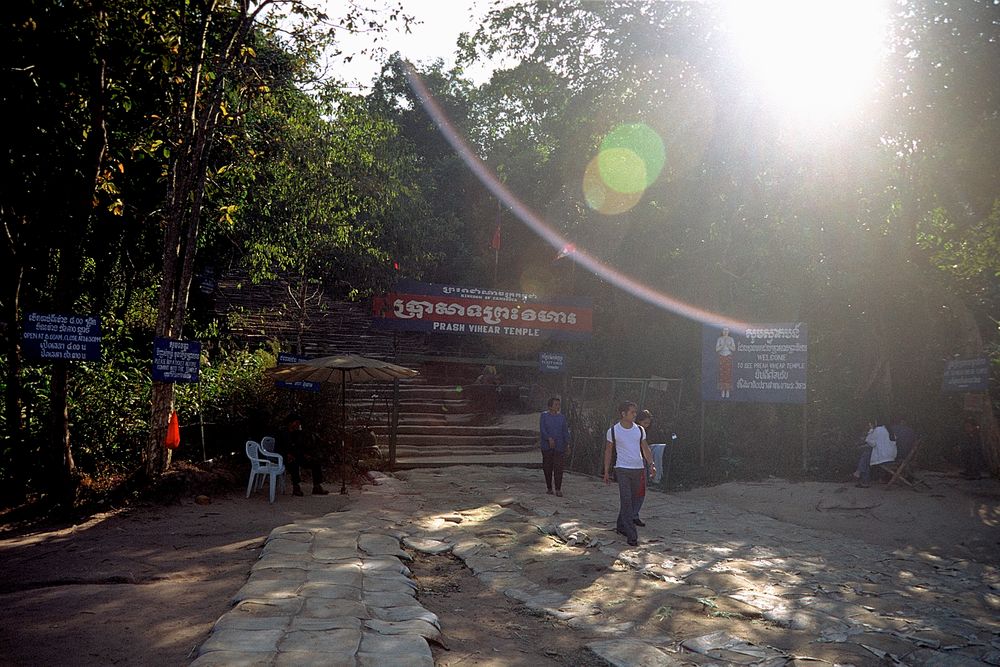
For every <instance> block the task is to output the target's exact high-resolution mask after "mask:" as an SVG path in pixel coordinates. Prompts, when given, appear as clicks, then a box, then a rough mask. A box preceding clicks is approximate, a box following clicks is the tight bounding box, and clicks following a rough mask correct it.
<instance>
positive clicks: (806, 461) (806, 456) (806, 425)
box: [802, 403, 809, 470]
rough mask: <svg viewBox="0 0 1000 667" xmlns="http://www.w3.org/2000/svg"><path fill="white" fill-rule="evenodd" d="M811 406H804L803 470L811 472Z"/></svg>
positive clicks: (804, 404) (806, 404) (805, 404)
mask: <svg viewBox="0 0 1000 667" xmlns="http://www.w3.org/2000/svg"><path fill="white" fill-rule="evenodd" d="M808 408H809V404H808V403H803V404H802V470H809V449H808V447H809V437H808V435H809V409H808Z"/></svg>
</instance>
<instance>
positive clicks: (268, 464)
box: [246, 440, 285, 503]
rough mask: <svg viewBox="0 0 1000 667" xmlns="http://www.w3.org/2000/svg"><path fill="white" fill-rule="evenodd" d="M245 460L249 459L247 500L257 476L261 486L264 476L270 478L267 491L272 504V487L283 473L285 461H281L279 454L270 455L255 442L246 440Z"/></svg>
mask: <svg viewBox="0 0 1000 667" xmlns="http://www.w3.org/2000/svg"><path fill="white" fill-rule="evenodd" d="M246 451H247V458H248V459H250V479H249V481H247V498H249V497H250V493H251V492H252V491H253V490H254V486H255V485H256V482H257V481H258V477H257V475H260V483H261V485H263V483H264V476H265V475H266V476H268V477H270V478H271V482H270V483H271V487H270V489H269V491H270V492H271V493H270V500H271V502H272V503H273V502H274V485H275V482H276V481H277V477H278V475H281V474H284V472H285V461H284V459H282V457H281V454H270V453H268V452H265V451H264V450H263V449H261V446H260V443H259V442H257V441H255V440H247V446H246Z"/></svg>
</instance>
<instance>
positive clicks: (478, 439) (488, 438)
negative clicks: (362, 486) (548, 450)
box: [380, 435, 537, 447]
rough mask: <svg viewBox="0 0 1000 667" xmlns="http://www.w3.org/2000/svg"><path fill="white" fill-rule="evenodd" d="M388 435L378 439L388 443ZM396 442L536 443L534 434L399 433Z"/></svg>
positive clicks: (458, 443) (427, 444)
mask: <svg viewBox="0 0 1000 667" xmlns="http://www.w3.org/2000/svg"><path fill="white" fill-rule="evenodd" d="M388 442H389V440H388V437H387V436H386V437H383V438H382V439H380V443H388ZM396 442H397V444H398V443H406V444H407V445H411V446H422V445H426V446H430V447H437V446H442V447H450V446H472V447H477V446H483V447H492V446H495V445H503V446H507V445H511V446H516V447H533V446H535V445H536V444H537V440H536V438H535V437H534V436H532V435H529V436H518V435H400V436H397V437H396Z"/></svg>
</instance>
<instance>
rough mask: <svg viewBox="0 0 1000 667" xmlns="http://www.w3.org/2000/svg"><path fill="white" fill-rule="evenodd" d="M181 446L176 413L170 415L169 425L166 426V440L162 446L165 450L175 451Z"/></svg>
mask: <svg viewBox="0 0 1000 667" xmlns="http://www.w3.org/2000/svg"><path fill="white" fill-rule="evenodd" d="M180 444H181V426H180V423H179V422H178V421H177V411H176V410H174V411H173V412H172V413H170V423H169V424H167V438H166V440H164V441H163V446H164V447H166V448H167V449H177V448H178V447H179V446H180Z"/></svg>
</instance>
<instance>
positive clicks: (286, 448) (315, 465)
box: [275, 413, 330, 496]
mask: <svg viewBox="0 0 1000 667" xmlns="http://www.w3.org/2000/svg"><path fill="white" fill-rule="evenodd" d="M275 446H276V447H277V449H278V453H279V454H281V456H282V457H283V458H284V459H285V467H286V468H287V469H288V473H289V474H290V475H291V476H292V495H293V496H301V495H303V493H302V486H301V483H302V479H301V477H300V476H299V475H300V470H301V467H302V466H303V465H307V466H309V469H310V471H311V472H312V482H313V488H312V492H313V495H316V496H325V495H327V494H328V493H330V492H329V491H327V490H326V489H324V488H323V463H322V461H321V460H320V458H319V457H318V456H315V455H314V453H313V452H311V451H310V450H309V447H307V446H306V443H305V441H304V437H303V432H302V417H300V416H299V415H297V414H295V413H292V414H290V415H288V417H286V418H285V427H284V428H283V429H282V430H281V431H279V432H278V437H277V438H275Z"/></svg>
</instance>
